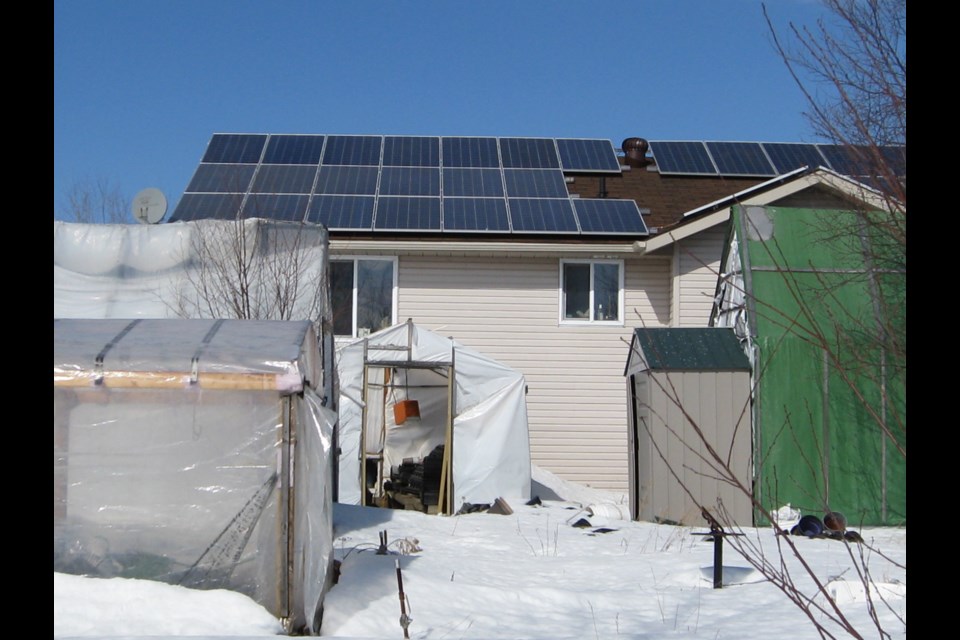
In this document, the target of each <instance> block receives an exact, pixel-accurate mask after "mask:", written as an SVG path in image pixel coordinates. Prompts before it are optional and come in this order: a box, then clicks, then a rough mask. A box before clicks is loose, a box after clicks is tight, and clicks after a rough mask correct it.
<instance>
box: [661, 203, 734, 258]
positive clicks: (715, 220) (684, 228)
mask: <svg viewBox="0 0 960 640" xmlns="http://www.w3.org/2000/svg"><path fill="white" fill-rule="evenodd" d="M729 219H730V207H726V208H725V209H720V210H719V211H714V212H713V213H711V214H709V215H705V216H703V217H702V218H697V219H696V220H694V221H692V222H689V223H687V224H684V225H681V226H679V227H676V228H675V229H672V230H670V231H664V232H663V233H661V234H659V235H657V236H654V237H653V238H651V239H650V240H647V242H646V248H645V253H650V252H651V251H657V250H658V249H663V248H664V247H667V246H670V245H671V244H673V243H674V242H679V241H680V240H683V239H684V238H689V237H690V236H692V235H696V234H698V233H700V232H701V231H705V230H706V229H709V228H710V227H715V226H717V225H718V224H722V223H724V222H726V221H727V220H729Z"/></svg>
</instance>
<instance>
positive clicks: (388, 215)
mask: <svg viewBox="0 0 960 640" xmlns="http://www.w3.org/2000/svg"><path fill="white" fill-rule="evenodd" d="M373 228H374V229H375V230H378V231H440V198H402V197H395V196H394V197H381V198H377V214H376V217H375V218H374V224H373Z"/></svg>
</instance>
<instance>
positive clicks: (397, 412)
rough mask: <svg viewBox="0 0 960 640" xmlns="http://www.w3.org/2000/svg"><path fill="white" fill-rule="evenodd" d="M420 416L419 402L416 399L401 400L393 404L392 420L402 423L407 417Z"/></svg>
mask: <svg viewBox="0 0 960 640" xmlns="http://www.w3.org/2000/svg"><path fill="white" fill-rule="evenodd" d="M419 417H420V403H419V402H417V401H416V400H401V401H400V402H398V403H396V404H395V405H393V421H394V422H395V423H396V424H403V423H404V422H406V421H407V418H419Z"/></svg>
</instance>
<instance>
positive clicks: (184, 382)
mask: <svg viewBox="0 0 960 640" xmlns="http://www.w3.org/2000/svg"><path fill="white" fill-rule="evenodd" d="M53 326H54V330H53V336H54V340H53V342H54V363H53V389H54V408H53V436H54V463H53V464H54V489H53V514H54V515H53V526H54V534H53V547H54V548H53V551H54V571H55V572H56V571H59V572H64V573H73V574H84V575H91V576H99V577H128V578H142V579H152V580H158V581H162V582H166V583H170V584H178V585H183V586H187V587H193V588H199V589H214V588H225V589H230V590H234V591H238V592H241V593H244V594H246V595H248V596H250V597H252V598H253V599H254V600H255V601H257V602H258V603H260V604H261V605H262V606H264V607H265V608H266V609H267V610H268V611H270V612H271V613H273V614H274V615H276V616H277V618H278V619H280V620H281V621H282V622H283V623H284V625H285V627H286V628H287V629H288V630H290V631H306V632H311V631H315V630H316V629H317V628H318V624H319V615H320V610H321V605H322V597H323V593H324V591H325V589H326V587H327V586H328V584H329V581H330V580H331V579H332V560H333V555H332V550H333V543H332V535H333V533H332V506H331V491H330V485H331V479H332V478H331V471H330V463H331V460H330V457H331V437H332V433H333V428H334V425H335V423H336V414H334V413H333V412H332V411H330V410H329V409H326V408H324V407H323V406H322V405H321V400H320V396H319V394H318V393H317V390H316V385H317V384H319V383H320V382H321V380H320V376H321V368H320V362H319V355H320V354H319V350H318V346H317V336H316V334H315V332H314V329H313V326H312V324H311V323H310V322H309V321H302V322H284V321H253V320H199V319H196V320H186V319H134V320H130V319H96V320H85V319H59V320H57V319H55V320H54V325H53Z"/></svg>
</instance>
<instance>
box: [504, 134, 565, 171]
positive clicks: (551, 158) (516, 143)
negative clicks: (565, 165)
mask: <svg viewBox="0 0 960 640" xmlns="http://www.w3.org/2000/svg"><path fill="white" fill-rule="evenodd" d="M500 157H501V158H502V159H503V168H504V169H559V168H560V159H559V158H558V157H557V147H556V145H555V144H554V142H553V140H552V139H550V138H500Z"/></svg>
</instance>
